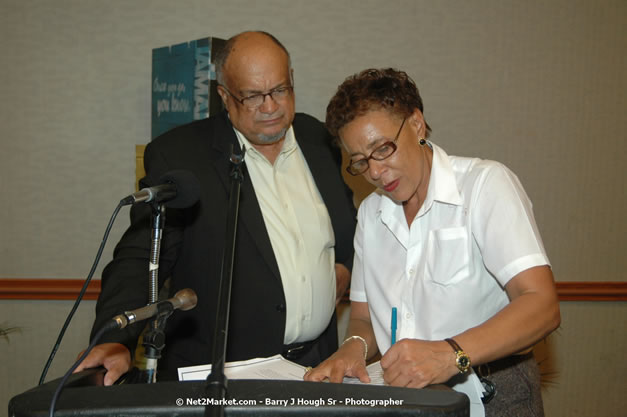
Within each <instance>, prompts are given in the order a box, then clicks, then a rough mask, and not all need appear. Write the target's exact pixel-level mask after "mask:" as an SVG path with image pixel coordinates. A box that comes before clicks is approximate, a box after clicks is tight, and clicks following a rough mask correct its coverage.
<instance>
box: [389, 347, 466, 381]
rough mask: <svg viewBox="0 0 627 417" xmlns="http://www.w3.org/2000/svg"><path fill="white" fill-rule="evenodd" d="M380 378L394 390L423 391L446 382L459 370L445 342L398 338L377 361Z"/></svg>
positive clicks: (451, 351)
mask: <svg viewBox="0 0 627 417" xmlns="http://www.w3.org/2000/svg"><path fill="white" fill-rule="evenodd" d="M381 367H382V368H383V379H384V380H385V382H386V383H388V384H390V385H393V386H396V387H409V388H423V387H425V386H427V385H431V384H439V383H443V382H446V381H448V380H449V379H450V378H451V377H453V376H454V375H455V374H456V373H458V372H459V371H458V370H457V367H456V365H455V352H453V350H452V349H451V346H450V345H449V344H448V343H447V342H445V341H426V340H418V339H402V340H399V341H398V342H396V343H395V344H394V345H392V347H391V348H390V349H389V350H388V351H387V352H386V353H385V355H383V357H382V358H381Z"/></svg>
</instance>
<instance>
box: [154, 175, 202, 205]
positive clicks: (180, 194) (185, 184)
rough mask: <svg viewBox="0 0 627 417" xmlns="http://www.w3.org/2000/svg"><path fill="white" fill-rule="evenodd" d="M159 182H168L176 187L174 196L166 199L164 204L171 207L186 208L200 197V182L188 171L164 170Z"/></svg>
mask: <svg viewBox="0 0 627 417" xmlns="http://www.w3.org/2000/svg"><path fill="white" fill-rule="evenodd" d="M159 183H161V184H163V183H169V184H173V185H174V186H175V187H176V197H174V198H173V199H171V200H169V201H166V202H165V203H164V205H165V206H166V207H171V208H181V209H182V208H187V207H191V206H193V205H194V204H195V203H196V202H197V201H198V200H199V199H200V188H201V187H200V182H199V181H198V178H196V176H195V175H194V174H192V173H191V172H190V171H188V170H185V169H175V170H172V171H168V172H166V173H165V174H164V175H163V176H162V177H161V178H160V179H159Z"/></svg>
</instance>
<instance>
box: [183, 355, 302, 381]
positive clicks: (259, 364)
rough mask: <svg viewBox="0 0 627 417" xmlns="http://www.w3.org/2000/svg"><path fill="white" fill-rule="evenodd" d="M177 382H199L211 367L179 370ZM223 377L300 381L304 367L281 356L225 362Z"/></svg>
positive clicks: (203, 366)
mask: <svg viewBox="0 0 627 417" xmlns="http://www.w3.org/2000/svg"><path fill="white" fill-rule="evenodd" d="M178 372H179V381H199V380H204V379H206V378H207V376H208V375H209V373H210V372H211V365H198V366H188V367H185V368H179V369H178ZM224 375H226V377H227V378H229V379H283V380H292V381H302V380H303V375H305V367H304V366H300V365H299V364H297V363H294V362H291V361H288V360H287V359H285V358H284V357H283V356H281V355H274V356H271V357H269V358H255V359H250V360H247V361H239V362H227V363H225V364H224Z"/></svg>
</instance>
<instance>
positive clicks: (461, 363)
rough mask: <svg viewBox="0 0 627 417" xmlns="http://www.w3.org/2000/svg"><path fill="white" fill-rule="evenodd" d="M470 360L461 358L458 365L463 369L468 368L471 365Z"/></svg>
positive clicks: (465, 357) (464, 357)
mask: <svg viewBox="0 0 627 417" xmlns="http://www.w3.org/2000/svg"><path fill="white" fill-rule="evenodd" d="M469 362H470V361H469V360H468V357H467V356H460V357H459V360H458V361H457V364H458V365H459V366H460V367H461V368H466V367H468V365H469Z"/></svg>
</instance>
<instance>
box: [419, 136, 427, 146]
mask: <svg viewBox="0 0 627 417" xmlns="http://www.w3.org/2000/svg"><path fill="white" fill-rule="evenodd" d="M418 143H419V144H420V146H425V145H426V144H427V141H426V140H425V139H424V138H419V139H418Z"/></svg>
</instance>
